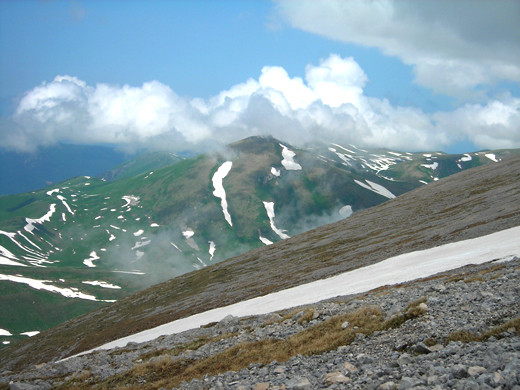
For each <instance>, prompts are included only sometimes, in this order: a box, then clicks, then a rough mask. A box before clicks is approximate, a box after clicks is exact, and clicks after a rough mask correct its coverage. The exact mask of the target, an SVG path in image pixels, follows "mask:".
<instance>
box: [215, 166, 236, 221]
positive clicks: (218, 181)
mask: <svg viewBox="0 0 520 390" xmlns="http://www.w3.org/2000/svg"><path fill="white" fill-rule="evenodd" d="M232 165H233V162H232V161H226V162H225V163H224V164H222V165H221V166H220V167H219V169H218V170H217V172H215V174H214V175H213V179H212V181H213V187H214V188H215V191H213V195H215V196H216V197H217V198H220V199H221V202H220V204H221V205H222V211H223V212H224V217H225V218H226V221H227V222H228V223H229V226H233V223H232V222H231V215H229V212H228V209H227V200H226V190H224V186H223V185H222V180H223V179H224V178H225V177H226V176H227V174H228V173H229V171H230V170H231V166H232Z"/></svg>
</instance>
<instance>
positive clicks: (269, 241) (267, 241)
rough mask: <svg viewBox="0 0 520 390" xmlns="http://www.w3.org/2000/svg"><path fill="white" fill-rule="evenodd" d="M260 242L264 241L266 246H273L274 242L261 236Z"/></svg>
mask: <svg viewBox="0 0 520 390" xmlns="http://www.w3.org/2000/svg"><path fill="white" fill-rule="evenodd" d="M260 241H262V242H263V243H264V244H265V245H272V244H273V242H272V241H271V240H269V239H267V238H265V237H262V236H260Z"/></svg>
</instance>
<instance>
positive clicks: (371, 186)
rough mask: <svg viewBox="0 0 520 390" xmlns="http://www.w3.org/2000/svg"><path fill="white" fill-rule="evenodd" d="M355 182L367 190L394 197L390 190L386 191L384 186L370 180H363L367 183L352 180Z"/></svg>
mask: <svg viewBox="0 0 520 390" xmlns="http://www.w3.org/2000/svg"><path fill="white" fill-rule="evenodd" d="M354 181H355V182H356V183H357V184H359V185H360V186H361V187H363V188H366V189H367V190H370V191H373V192H375V193H376V194H379V195H382V196H384V197H386V198H388V199H393V198H395V195H394V194H392V193H391V192H390V191H388V190H387V189H386V188H385V187H383V186H382V185H379V184H377V183H373V182H371V181H370V180H365V181H366V182H367V184H365V183H362V182H360V181H359V180H354Z"/></svg>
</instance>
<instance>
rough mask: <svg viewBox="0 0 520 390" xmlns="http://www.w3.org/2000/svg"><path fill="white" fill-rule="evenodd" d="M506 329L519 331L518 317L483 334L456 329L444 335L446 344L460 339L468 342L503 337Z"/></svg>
mask: <svg viewBox="0 0 520 390" xmlns="http://www.w3.org/2000/svg"><path fill="white" fill-rule="evenodd" d="M507 331H512V332H515V333H519V332H520V317H518V318H515V319H513V320H510V321H507V322H506V323H504V324H502V325H498V326H495V327H493V328H491V329H489V330H488V331H487V332H485V333H483V334H477V333H471V332H466V331H460V330H457V331H455V332H452V333H450V334H449V335H448V337H446V344H448V343H449V342H450V341H461V342H463V343H470V342H472V341H485V340H487V339H489V338H490V337H495V338H497V339H500V338H502V337H504V336H503V333H504V332H507Z"/></svg>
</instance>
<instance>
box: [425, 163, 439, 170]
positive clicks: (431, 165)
mask: <svg viewBox="0 0 520 390" xmlns="http://www.w3.org/2000/svg"><path fill="white" fill-rule="evenodd" d="M438 166H439V163H438V162H434V163H433V164H421V167H425V168H429V169H432V170H434V171H435V170H436V169H437V167H438Z"/></svg>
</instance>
